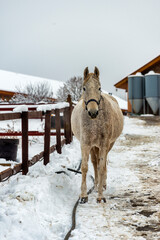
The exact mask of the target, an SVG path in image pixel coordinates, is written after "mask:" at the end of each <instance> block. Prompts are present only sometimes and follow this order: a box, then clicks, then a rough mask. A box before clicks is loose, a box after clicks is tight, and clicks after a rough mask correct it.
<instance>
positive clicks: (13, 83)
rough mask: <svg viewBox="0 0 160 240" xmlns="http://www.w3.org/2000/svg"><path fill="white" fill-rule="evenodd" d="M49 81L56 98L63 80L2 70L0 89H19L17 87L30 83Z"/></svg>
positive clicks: (0, 72)
mask: <svg viewBox="0 0 160 240" xmlns="http://www.w3.org/2000/svg"><path fill="white" fill-rule="evenodd" d="M39 82H47V83H49V85H50V86H51V87H52V90H53V97H54V98H56V92H57V90H58V89H59V87H61V86H63V82H61V81H57V80H52V79H48V78H40V77H35V76H30V75H24V74H20V73H15V72H9V71H4V70H0V90H5V91H13V92H16V91H17V87H19V88H22V89H23V88H24V87H25V85H27V84H29V83H39Z"/></svg>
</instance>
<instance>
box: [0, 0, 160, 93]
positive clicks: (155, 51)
mask: <svg viewBox="0 0 160 240" xmlns="http://www.w3.org/2000/svg"><path fill="white" fill-rule="evenodd" d="M159 54H160V1H159V0H0V69H3V70H9V71H15V72H19V73H24V74H30V75H35V76H40V77H46V78H51V79H56V80H61V81H66V80H67V79H69V78H70V77H72V76H74V75H76V76H78V75H82V74H83V70H84V68H85V67H86V66H88V67H89V69H90V71H93V69H94V66H95V65H96V66H97V67H98V68H99V70H100V75H101V83H102V87H103V88H104V89H105V90H108V91H113V89H114V88H113V84H114V83H116V82H117V81H119V80H121V79H122V78H123V77H125V76H126V75H128V74H129V73H131V72H132V71H134V70H136V69H137V68H139V67H141V66H142V65H144V64H145V63H147V62H148V61H150V60H152V59H153V58H155V57H156V56H157V55H159Z"/></svg>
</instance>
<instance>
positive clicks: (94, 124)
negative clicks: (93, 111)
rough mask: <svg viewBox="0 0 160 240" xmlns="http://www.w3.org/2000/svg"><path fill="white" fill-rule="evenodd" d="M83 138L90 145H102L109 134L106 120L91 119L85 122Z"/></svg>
mask: <svg viewBox="0 0 160 240" xmlns="http://www.w3.org/2000/svg"><path fill="white" fill-rule="evenodd" d="M82 129H83V131H82V139H83V142H85V143H86V144H88V145H96V146H99V145H101V143H102V141H105V139H106V138H107V135H108V129H107V125H106V123H105V121H99V120H90V119H89V121H86V122H85V124H84V123H83V126H82Z"/></svg>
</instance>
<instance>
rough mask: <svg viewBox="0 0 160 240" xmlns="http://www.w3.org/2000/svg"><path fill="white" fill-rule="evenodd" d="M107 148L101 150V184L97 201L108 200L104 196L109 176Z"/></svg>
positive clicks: (99, 170)
mask: <svg viewBox="0 0 160 240" xmlns="http://www.w3.org/2000/svg"><path fill="white" fill-rule="evenodd" d="M106 159H107V150H106V148H105V149H101V150H100V158H99V166H98V176H99V185H98V198H97V202H101V201H103V202H106V199H105V197H104V196H103V186H104V185H105V182H106V178H107V163H106Z"/></svg>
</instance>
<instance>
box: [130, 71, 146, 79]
mask: <svg viewBox="0 0 160 240" xmlns="http://www.w3.org/2000/svg"><path fill="white" fill-rule="evenodd" d="M135 76H137V77H143V74H142V73H141V72H137V73H136V74H134V75H129V76H128V77H129V78H130V77H135Z"/></svg>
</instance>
